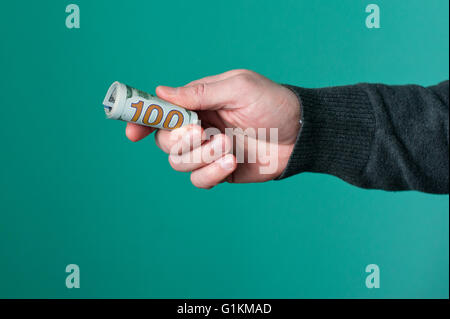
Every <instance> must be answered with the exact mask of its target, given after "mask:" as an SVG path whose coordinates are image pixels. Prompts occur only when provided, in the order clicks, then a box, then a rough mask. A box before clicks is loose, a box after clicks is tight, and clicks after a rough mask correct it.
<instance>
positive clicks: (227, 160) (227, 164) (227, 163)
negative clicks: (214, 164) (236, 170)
mask: <svg viewBox="0 0 450 319" xmlns="http://www.w3.org/2000/svg"><path fill="white" fill-rule="evenodd" d="M220 166H221V167H222V168H223V169H225V170H227V171H229V170H232V169H233V167H234V160H233V156H225V157H222V158H221V160H220Z"/></svg>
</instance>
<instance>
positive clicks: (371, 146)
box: [280, 81, 449, 193]
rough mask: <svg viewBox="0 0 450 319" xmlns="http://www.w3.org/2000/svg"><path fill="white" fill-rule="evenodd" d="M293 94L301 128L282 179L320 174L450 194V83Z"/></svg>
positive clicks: (375, 185) (378, 186)
mask: <svg viewBox="0 0 450 319" xmlns="http://www.w3.org/2000/svg"><path fill="white" fill-rule="evenodd" d="M288 87H289V88H290V89H291V90H293V91H294V92H295V93H296V94H297V96H298V98H299V100H300V105H301V108H302V110H301V111H302V112H301V114H302V124H301V129H300V132H299V135H298V138H297V142H296V145H295V147H294V150H293V152H292V155H291V158H290V160H289V163H288V165H287V167H286V169H285V171H284V172H283V174H282V175H281V176H280V178H285V177H288V176H291V175H293V174H297V173H302V172H319V173H327V174H331V175H335V176H337V177H339V178H341V179H343V180H345V181H347V182H349V183H351V184H354V185H356V186H359V187H363V188H376V189H384V190H419V191H424V192H430V193H448V174H449V173H448V172H449V171H448V155H449V148H448V140H449V137H448V103H449V102H448V95H449V93H448V81H447V82H444V83H441V84H440V85H437V86H434V87H429V88H424V87H420V86H416V85H406V86H387V85H381V84H357V85H353V86H343V87H331V88H323V89H304V88H299V87H293V86H288Z"/></svg>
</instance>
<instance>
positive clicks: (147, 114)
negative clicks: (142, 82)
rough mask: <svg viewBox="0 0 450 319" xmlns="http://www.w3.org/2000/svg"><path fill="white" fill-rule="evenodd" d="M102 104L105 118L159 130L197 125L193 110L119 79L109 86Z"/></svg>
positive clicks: (196, 117)
mask: <svg viewBox="0 0 450 319" xmlns="http://www.w3.org/2000/svg"><path fill="white" fill-rule="evenodd" d="M103 107H104V108H105V113H106V117H107V118H109V119H114V120H121V121H125V122H133V123H137V124H140V125H145V126H150V127H156V128H161V129H167V130H173V129H176V128H179V127H181V126H185V125H188V124H198V116H197V113H195V112H193V111H189V110H186V109H184V108H182V107H181V106H177V105H174V104H171V103H169V102H167V101H164V100H161V99H159V98H158V97H156V96H153V95H151V94H149V93H146V92H142V91H140V90H137V89H134V88H132V87H130V86H128V85H125V84H122V83H119V82H114V83H113V84H111V86H110V87H109V89H108V92H107V93H106V96H105V99H104V100H103Z"/></svg>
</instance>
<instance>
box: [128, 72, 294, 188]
mask: <svg viewBox="0 0 450 319" xmlns="http://www.w3.org/2000/svg"><path fill="white" fill-rule="evenodd" d="M156 94H157V95H158V97H160V98H161V99H164V100H166V101H169V102H171V103H173V104H177V105H180V106H182V107H184V108H186V109H189V110H194V111H196V112H197V113H198V115H199V119H200V120H201V125H202V127H200V126H199V125H189V126H186V127H181V128H179V129H176V130H173V131H168V130H158V131H157V133H156V136H155V139H156V143H157V145H158V146H159V147H160V148H161V149H162V150H163V151H164V152H166V153H168V154H169V162H170V164H171V166H172V168H173V169H175V170H177V171H180V172H192V173H191V181H192V183H193V184H194V185H195V186H196V187H199V188H211V187H213V186H215V185H217V184H219V183H221V182H223V181H227V182H231V183H251V182H263V181H268V180H272V179H274V178H276V177H278V176H279V175H280V174H281V173H282V172H283V170H284V168H285V167H286V165H287V162H288V159H289V156H290V154H291V153H292V149H293V147H294V143H295V141H296V138H297V134H298V131H299V129H300V106H299V101H298V99H297V97H296V96H295V94H294V93H293V92H292V91H291V90H289V89H288V88H286V87H284V86H281V85H279V84H277V83H275V82H273V81H271V80H269V79H267V78H266V77H264V76H262V75H260V74H258V73H255V72H252V71H248V70H231V71H228V72H225V73H222V74H218V75H214V76H208V77H205V78H202V79H200V80H196V81H193V82H191V83H189V84H187V85H185V86H183V87H178V88H172V87H167V86H158V87H157V88H156ZM211 128H216V129H215V130H211ZM229 129H233V130H234V131H233V134H226V133H227V131H228V130H229ZM154 130H155V129H153V128H150V127H146V126H141V125H138V124H135V123H128V125H127V128H126V135H127V137H128V138H129V139H130V140H131V141H139V140H141V139H143V138H144V137H146V136H147V135H149V134H150V133H152V132H153V131H154ZM261 130H263V131H261ZM273 130H276V131H277V140H276V141H275V142H274V140H273V138H272V137H273V135H274V134H273V132H274V131H273ZM205 131H209V133H207V132H205ZM252 132H254V133H252ZM261 132H263V133H264V134H260V133H261ZM266 132H267V134H266ZM205 133H206V134H205ZM208 135H213V137H212V138H211V139H209V140H207V138H208ZM233 135H234V138H233ZM262 135H265V136H267V138H266V137H264V136H263V137H261V136H262ZM275 135H276V134H275ZM269 136H270V140H268V138H269ZM234 139H236V142H234ZM238 141H240V142H241V143H238ZM275 144H276V145H275ZM253 146H256V148H257V149H258V150H262V151H263V152H264V153H265V156H263V157H261V156H255V154H254V153H255V148H254V147H253ZM274 146H276V152H272V151H270V154H268V153H267V150H269V149H272V148H271V147H274ZM237 154H241V155H242V154H243V156H241V155H239V156H238V157H236V155H237ZM266 155H267V156H266ZM251 158H255V160H253V161H252V160H249V159H251ZM193 159H196V160H193ZM268 163H269V164H270V165H271V166H272V167H273V169H269V170H268V169H266V170H265V171H264V167H266V168H267V165H268ZM274 163H275V164H274Z"/></svg>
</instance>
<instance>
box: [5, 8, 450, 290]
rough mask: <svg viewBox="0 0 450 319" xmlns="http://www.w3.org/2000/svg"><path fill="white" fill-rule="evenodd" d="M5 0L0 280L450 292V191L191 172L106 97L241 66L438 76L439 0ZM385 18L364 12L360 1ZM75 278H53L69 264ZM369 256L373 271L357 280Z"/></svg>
mask: <svg viewBox="0 0 450 319" xmlns="http://www.w3.org/2000/svg"><path fill="white" fill-rule="evenodd" d="M69 3H71V2H69V1H56V0H55V1H25V2H18V1H7V2H5V3H2V5H1V11H0V32H1V42H0V43H1V51H0V73H1V80H0V81H1V89H0V94H1V96H0V101H1V108H2V125H1V126H0V134H1V142H0V143H1V153H0V154H1V156H0V178H1V179H0V204H1V206H0V297H3V298H54V297H56V298H82V297H84V298H97V297H102V298H109V297H114V298H135V297H136V298H215V297H222V298H448V297H449V198H448V196H436V195H428V194H423V193H418V192H400V193H390V192H384V191H375V190H362V189H358V188H356V187H353V186H351V185H348V184H346V183H345V182H343V181H341V180H339V179H338V178H335V177H331V176H326V175H320V174H302V175H297V176H295V177H292V178H289V179H287V180H283V181H280V182H268V183H263V184H246V185H231V184H222V185H220V186H218V187H217V188H214V189H212V190H200V189H196V188H194V187H193V186H192V185H191V184H190V181H189V175H188V174H182V173H177V172H175V171H172V170H171V168H170V166H169V164H168V161H167V156H166V155H165V154H163V153H162V152H161V151H160V150H159V149H158V148H157V147H156V146H155V143H154V139H153V137H151V138H148V139H146V140H144V141H142V142H139V143H132V142H130V141H128V140H127V139H126V138H125V135H124V129H125V124H124V123H121V122H117V121H110V120H105V116H104V113H103V109H102V105H101V102H102V100H103V97H104V94H105V93H106V90H107V88H108V86H109V85H110V84H111V83H112V82H113V81H115V80H119V81H121V82H124V83H127V84H130V85H132V86H134V87H136V88H139V89H142V90H146V91H148V92H153V91H154V88H155V86H156V85H158V84H166V85H173V86H175V85H183V84H185V83H187V82H189V81H191V80H194V79H197V78H200V77H203V76H206V75H212V74H216V73H220V72H224V71H226V70H229V69H233V68H247V69H252V70H254V71H256V72H259V73H262V74H264V75H265V76H267V77H269V78H271V79H273V80H275V81H278V82H281V83H290V84H294V85H298V86H306V87H321V86H331V85H344V84H352V83H357V82H383V83H388V84H405V83H416V84H422V85H431V84H435V83H438V82H440V81H442V80H445V79H448V77H449V74H448V73H449V72H448V71H449V34H448V33H449V31H448V27H449V17H448V10H449V8H448V7H449V3H448V1H447V0H442V1H441V0H429V1H425V0H421V1H419V0H409V1H399V0H396V1H392V0H374V1H371V2H368V1H362V0H359V1H356V0H345V1H343V0H340V1H331V0H329V1H325V0H322V1H315V0H314V1H313V0H309V1H306V0H305V1H300V0H292V1H287V0H283V1H261V0H258V1H257V0H254V1H249V0H244V1H242V0H227V1H143V0H142V1H133V0H128V1H100V0H97V1H87V0H83V1H81V0H76V1H74V3H76V4H78V5H79V6H80V10H81V29H79V30H74V29H72V30H69V29H67V28H66V27H65V19H66V16H67V14H66V13H65V7H66V5H68V4H69ZM368 3H376V4H378V5H379V6H380V9H381V29H378V30H375V29H367V28H366V27H365V19H366V16H367V14H366V13H365V6H366V5H367V4H368ZM70 263H75V264H78V265H79V266H80V269H81V288H80V289H71V290H70V289H67V288H66V287H65V278H66V275H67V274H66V273H65V267H66V265H67V264H70ZM371 263H375V264H378V265H379V267H380V270H381V288H380V289H371V290H370V289H367V288H366V287H365V283H364V282H365V277H366V275H367V274H366V273H365V271H364V270H365V267H366V265H368V264H371Z"/></svg>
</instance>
